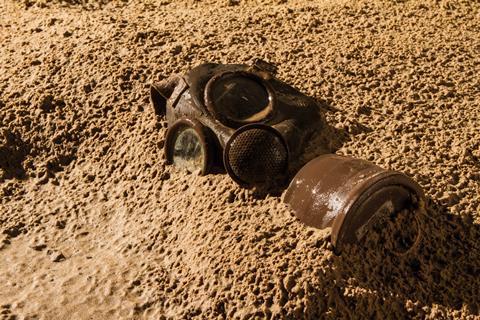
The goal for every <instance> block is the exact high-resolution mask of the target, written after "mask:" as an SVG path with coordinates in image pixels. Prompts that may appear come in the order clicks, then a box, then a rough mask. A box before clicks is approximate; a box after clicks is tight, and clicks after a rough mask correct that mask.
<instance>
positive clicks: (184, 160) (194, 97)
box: [150, 60, 425, 252]
mask: <svg viewBox="0 0 480 320" xmlns="http://www.w3.org/2000/svg"><path fill="white" fill-rule="evenodd" d="M275 72H276V67H275V66H273V65H271V64H269V63H266V62H264V61H262V60H257V61H255V62H254V63H253V64H252V65H243V64H213V63H206V64H202V65H199V66H197V67H195V68H193V69H192V70H190V71H188V72H187V73H185V74H184V75H181V76H180V75H174V76H171V77H169V78H167V79H165V80H163V81H161V82H160V83H156V84H153V85H152V86H151V92H150V94H151V100H152V104H153V107H154V110H155V113H156V115H158V116H165V117H166V119H167V122H168V130H167V134H166V139H165V155H166V159H167V162H168V163H170V164H174V165H176V166H178V167H181V168H184V169H186V170H188V171H190V172H199V173H201V174H207V173H209V172H210V171H211V170H212V168H214V167H224V168H225V170H226V172H227V173H228V174H229V175H230V177H232V179H233V180H234V181H236V182H237V183H238V184H240V185H241V186H244V187H253V186H255V187H266V188H271V187H277V186H283V185H285V184H286V182H288V180H290V185H289V186H288V188H287V191H286V193H285V194H284V198H283V200H284V202H285V203H287V204H288V205H289V206H290V207H291V208H292V210H293V212H294V213H295V215H296V216H297V217H298V218H299V220H300V221H302V222H303V223H305V224H306V225H309V226H312V227H316V228H321V229H323V228H328V227H331V228H332V243H333V245H334V247H335V249H336V252H340V250H341V248H342V247H343V246H344V245H346V244H349V243H355V242H359V241H360V240H361V239H362V238H363V236H364V235H365V233H366V232H367V230H368V228H369V225H371V224H373V223H374V221H376V220H378V219H379V217H380V218H381V217H384V216H386V215H388V214H391V213H393V212H399V211H400V210H402V209H403V208H408V207H410V206H412V205H413V206H417V207H418V206H421V205H422V203H424V202H425V201H424V197H425V196H424V193H423V190H422V189H421V187H420V186H419V185H418V184H417V183H415V181H413V180H412V179H411V178H409V177H408V176H406V175H404V174H403V173H400V172H396V171H389V170H384V169H382V168H380V167H378V166H375V165H374V164H372V163H369V162H367V161H364V160H359V159H353V158H349V157H344V156H339V155H332V154H330V155H322V156H319V157H317V158H315V159H313V160H311V161H310V162H308V163H307V164H306V165H305V166H304V164H305V163H302V161H303V160H301V159H304V155H305V148H306V146H307V142H308V141H309V140H310V138H311V137H312V135H313V134H315V133H317V132H321V131H322V130H324V129H326V128H327V125H326V122H325V119H324V117H323V115H322V113H321V112H320V108H319V105H318V104H317V103H316V101H315V100H314V99H312V98H310V97H308V96H306V95H304V94H302V93H301V92H299V91H298V90H296V89H295V88H293V87H291V86H289V85H288V84H286V83H284V82H282V81H280V80H278V79H276V78H275ZM297 171H298V173H297ZM295 173H296V175H295V176H294V177H293V179H289V178H291V177H292V176H293V174H295Z"/></svg>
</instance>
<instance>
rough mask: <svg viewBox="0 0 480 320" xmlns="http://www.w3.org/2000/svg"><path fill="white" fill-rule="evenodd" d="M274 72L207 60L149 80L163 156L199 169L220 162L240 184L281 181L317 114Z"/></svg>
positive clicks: (258, 64) (319, 123)
mask: <svg viewBox="0 0 480 320" xmlns="http://www.w3.org/2000/svg"><path fill="white" fill-rule="evenodd" d="M275 72H276V67H275V66H273V65H271V64H269V63H266V62H264V61H262V60H257V61H255V63H254V64H253V65H242V64H213V63H207V64H202V65H199V66H197V67H195V68H193V69H192V70H190V71H188V72H187V73H185V74H184V75H183V76H179V75H175V76H172V77H170V78H168V79H166V80H164V81H162V82H160V83H157V84H154V85H152V87H151V100H152V103H153V106H154V109H155V113H156V114H157V115H165V116H166V119H167V122H168V131H167V136H166V140H165V154H166V158H167V161H168V162H169V163H172V164H174V165H176V166H178V167H182V168H185V169H186V170H188V171H191V172H193V171H199V172H200V173H201V174H207V173H208V172H209V171H210V170H211V168H212V166H223V167H224V168H225V170H226V171H227V173H228V174H229V175H230V176H231V177H232V178H233V180H235V181H236V182H237V183H239V184H240V185H242V186H247V187H248V186H273V185H278V184H282V183H285V182H286V177H288V175H289V173H291V172H293V171H294V170H296V169H298V168H299V167H300V166H301V165H302V163H299V160H298V159H301V154H302V153H303V152H304V148H305V144H306V142H307V140H308V138H309V137H310V136H311V135H312V133H313V132H315V131H316V130H320V129H322V127H323V126H324V118H323V116H322V114H321V113H320V110H319V107H318V105H317V103H316V101H315V100H314V99H312V98H310V97H308V96H306V95H304V94H302V93H300V92H299V91H298V90H296V89H294V88H293V87H291V86H289V85H287V84H286V83H284V82H282V81H280V80H278V79H276V78H275V77H274V75H275Z"/></svg>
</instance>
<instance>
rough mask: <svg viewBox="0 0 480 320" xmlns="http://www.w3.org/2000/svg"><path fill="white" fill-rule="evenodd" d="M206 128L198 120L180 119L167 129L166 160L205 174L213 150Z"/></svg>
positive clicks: (208, 167) (190, 170)
mask: <svg viewBox="0 0 480 320" xmlns="http://www.w3.org/2000/svg"><path fill="white" fill-rule="evenodd" d="M212 146H213V145H212V143H211V141H210V137H209V135H208V131H207V129H206V128H205V127H204V126H203V125H202V124H201V123H200V122H198V121H196V120H190V119H180V120H178V121H176V122H175V123H174V124H173V125H172V126H171V127H170V128H169V129H168V131H167V137H166V142H165V155H166V158H167V162H168V163H169V164H173V165H175V166H176V167H178V168H182V169H185V170H187V171H189V172H199V173H200V174H202V175H204V174H207V173H208V171H209V169H210V166H211V159H212V157H211V154H212V152H213V150H211V148H212Z"/></svg>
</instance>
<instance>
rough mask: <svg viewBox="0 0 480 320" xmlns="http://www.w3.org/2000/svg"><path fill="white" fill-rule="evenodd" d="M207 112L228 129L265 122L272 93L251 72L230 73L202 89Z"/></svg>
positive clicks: (213, 79)
mask: <svg viewBox="0 0 480 320" xmlns="http://www.w3.org/2000/svg"><path fill="white" fill-rule="evenodd" d="M205 100H206V102H207V107H208V109H209V111H210V112H211V113H212V114H213V115H214V116H216V117H217V118H218V119H219V120H220V121H221V122H222V123H224V124H225V125H228V126H230V127H234V128H237V127H240V126H242V125H244V124H248V123H253V122H260V121H263V120H265V118H267V116H268V115H269V114H270V113H271V111H272V93H271V90H269V88H268V87H267V84H266V83H265V82H264V81H263V80H262V79H261V78H260V77H258V76H256V75H255V74H253V73H247V72H230V73H224V74H220V75H219V76H217V77H214V78H212V79H211V80H210V81H209V83H208V84H207V87H206V99H205Z"/></svg>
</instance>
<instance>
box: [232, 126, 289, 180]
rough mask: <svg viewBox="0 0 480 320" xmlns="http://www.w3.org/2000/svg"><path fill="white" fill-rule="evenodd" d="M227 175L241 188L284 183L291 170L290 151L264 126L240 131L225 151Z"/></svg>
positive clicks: (273, 130) (280, 138)
mask: <svg viewBox="0 0 480 320" xmlns="http://www.w3.org/2000/svg"><path fill="white" fill-rule="evenodd" d="M224 164H225V169H226V170H227V173H228V174H229V175H230V176H231V177H232V179H233V180H235V181H236V182H237V183H239V184H240V185H244V186H258V185H265V186H268V185H270V184H274V183H276V182H277V181H279V180H281V179H282V178H283V177H284V176H285V174H286V171H287V167H288V151H287V147H286V145H285V142H284V141H283V137H282V136H281V135H280V133H278V131H276V130H275V129H273V128H272V127H269V126H266V125H262V124H252V125H246V126H243V127H241V128H240V129H238V130H237V131H236V132H235V133H234V134H233V135H232V137H231V138H230V140H229V141H228V142H227V145H226V147H225V150H224Z"/></svg>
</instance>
